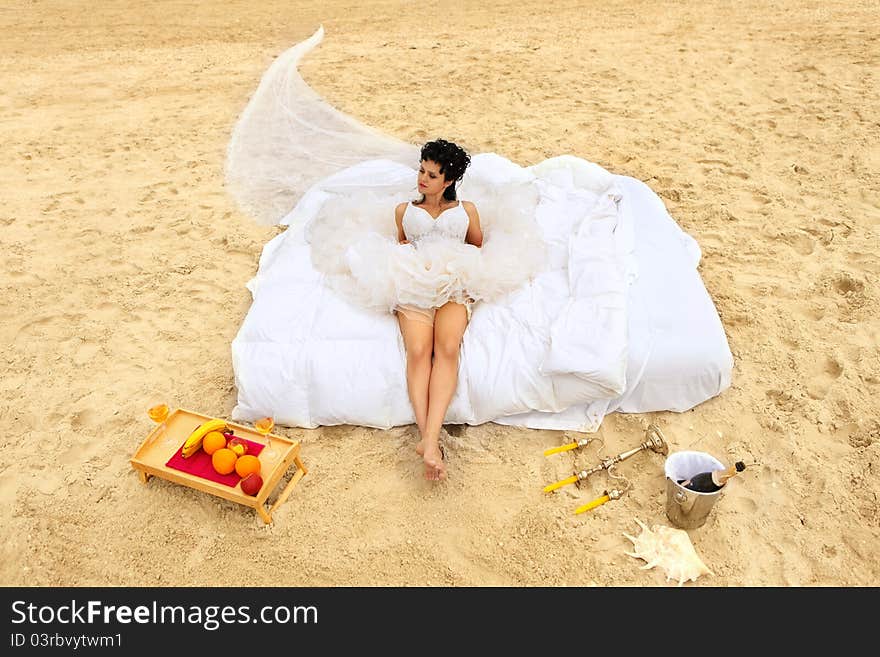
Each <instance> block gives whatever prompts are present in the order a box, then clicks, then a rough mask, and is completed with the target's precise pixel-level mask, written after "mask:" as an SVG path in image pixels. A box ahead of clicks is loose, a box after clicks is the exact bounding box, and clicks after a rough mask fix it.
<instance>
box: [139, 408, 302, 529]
mask: <svg viewBox="0 0 880 657" xmlns="http://www.w3.org/2000/svg"><path fill="white" fill-rule="evenodd" d="M212 419H214V418H212V417H211V416H209V415H202V414H201V413H196V412H195V411H189V410H186V409H184V408H178V409H176V410H175V411H174V412H172V413H171V414H170V415H169V416H168V419H167V420H165V426H164V428H163V426H162V425H157V426H156V427H154V428H153V430H152V431H151V432H150V433H149V434H148V435H147V437H146V438H145V439H144V441H143V442H142V443H141V445H140V447H138V449H137V451H136V452H135V453H134V456H132V458H131V467H132V468H134V469H135V470H137V471H138V473H139V474H140V478H141V481H142V482H144V483H145V484H146V483H148V482H149V481H150V478H151V477H153V476H155V477H160V478H161V479H167V480H168V481H173V482H174V483H176V484H181V485H183V486H189V487H190V488H195V489H197V490H200V491H203V492H205V493H210V494H211V495H216V496H217V497H222V498H224V499H227V500H232V501H233V502H238V503H239V504H243V505H245V506H249V507H251V508H252V509H255V510H256V512H257V513H258V514H259V515H260V517H261V518H262V519H263V522H265V523H266V524H269V523H271V522H272V513H273V512H274V511H275V509H277V508H278V507H279V506H280V505H281V504H283V503H284V501H285V500H286V499H287V498H288V497H289V496H290V493H291V492H292V491H293V489H294V487H295V486H296V485H297V484H298V483H299V480H300V479H302V478H303V476H304V475H305V474H306V473H307V472H308V470H306V467H305V466H304V465H303V463H302V461H301V460H300V458H299V452H300V443H299V441H298V440H292V439H290V438H285V437H284V436H277V435H275V434H274V433H270V434H267V435H266V436H265V437H264V436H262V435H261V434H260V433H258V432H257V431H256V430H255V429H254V428H253V427H246V426H244V425H242V424H236V423H235V422H230V421H226V426H228V427H229V428H230V429H233V430H234V431H235V435H237V436H241V437H242V438H247V439H248V440H252V441H254V442H255V443H261V444H263V445H265V444H267V442H271V443H272V446H273V447H274V448H275V450H276V452H278V454H277V455H276V456H275V457H273V458H272V460H269V459H268V458H267V457H266V456H265V455H264V452H265V450H264V451H262V452H260V454H259V455H258V456H257V458H258V459H260V472H261V476H262V477H263V487H262V488H261V489H260V492H259V493H258V494H257V495H256V496H254V495H247V494H245V493H243V492H242V491H241V486H239V485H236V486H235V487H232V486H227V485H225V484H221V483H218V482H215V481H211V480H210V479H204V478H203V477H198V476H196V475H192V474H190V473H188V472H183V471H181V470H175V469H174V468H169V467H168V466H167V465H165V463H167V462H168V460H169V459H170V458H171V457H172V456H174V454H175V453H176V452H177V450H178V449H180V446H181V445H183V443H184V442H185V441H186V439H187V438H188V437H189V435H190V433H192V431H193V429H195V428H196V427H197V426H198V425H200V424H201V423H202V422H206V421H208V420H212ZM160 434H161V435H160ZM166 438H168V439H169V440H168V441H166ZM291 465H295V466H296V471H295V472H294V473H293V477H291V479H290V481H289V482H287V486H285V487H284V490H283V491H281V494H280V495H279V496H278V498H277V499H276V500H275V502H274V504H272V506H271V507H269V508H268V509H266V507H265V506H264V505H265V503H266V500H267V499H268V498H269V495H270V493H271V492H272V491H273V490H274V489H275V487H276V486H277V485H278V482H279V481H281V478H282V477H283V476H284V473H285V472H287V469H288V468H289V467H290V466H291Z"/></svg>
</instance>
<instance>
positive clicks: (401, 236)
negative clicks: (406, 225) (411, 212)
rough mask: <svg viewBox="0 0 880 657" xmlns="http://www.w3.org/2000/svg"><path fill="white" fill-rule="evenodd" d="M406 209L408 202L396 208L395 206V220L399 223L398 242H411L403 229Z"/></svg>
mask: <svg viewBox="0 0 880 657" xmlns="http://www.w3.org/2000/svg"><path fill="white" fill-rule="evenodd" d="M404 210H406V203H401V204H399V205H398V206H397V207H396V208H394V222H395V223H396V224H397V243H398V244H409V240H408V239H406V233H405V232H404V230H403V212H404Z"/></svg>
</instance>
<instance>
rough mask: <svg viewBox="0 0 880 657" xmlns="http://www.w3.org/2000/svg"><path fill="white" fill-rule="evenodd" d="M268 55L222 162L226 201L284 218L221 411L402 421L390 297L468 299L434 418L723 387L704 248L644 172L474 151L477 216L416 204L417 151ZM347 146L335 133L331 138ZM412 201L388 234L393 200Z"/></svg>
mask: <svg viewBox="0 0 880 657" xmlns="http://www.w3.org/2000/svg"><path fill="white" fill-rule="evenodd" d="M322 36H323V31H322V30H319V31H318V32H317V33H316V34H315V35H314V36H313V37H312V38H311V39H309V40H307V41H305V42H303V43H301V44H298V45H297V46H295V47H294V48H292V49H291V50H290V51H288V52H287V53H285V54H284V55H282V56H281V57H279V59H278V60H277V61H276V62H275V63H274V64H273V66H272V67H271V68H270V69H269V71H267V73H266V74H265V75H264V78H263V80H262V81H261V84H260V88H259V89H258V91H257V93H256V94H255V95H254V97H253V98H252V99H251V101H250V103H249V105H248V107H247V109H246V110H245V112H244V113H243V114H242V117H241V119H240V120H239V123H238V125H237V126H236V131H235V133H234V134H233V139H232V141H231V143H230V148H229V156H228V159H227V180H228V181H229V186H230V190H231V192H232V193H233V194H234V195H235V198H236V200H237V201H238V202H239V204H240V205H241V207H242V208H243V209H244V210H245V211H246V212H248V213H249V214H250V216H252V217H254V218H255V219H257V220H258V221H262V222H264V223H280V224H283V225H286V226H287V230H286V231H284V232H283V233H281V234H279V235H277V236H276V237H275V238H274V239H272V240H271V241H270V242H269V243H268V244H267V245H266V246H265V247H264V249H263V253H262V255H261V257H260V263H259V268H258V271H257V273H256V275H255V276H254V278H253V279H252V280H251V281H249V282H248V285H247V286H248V289H249V290H250V291H251V293H252V295H253V304H252V305H251V308H250V310H249V311H248V313H247V316H246V317H245V320H244V322H243V324H242V326H241V328H240V330H239V332H238V334H237V336H236V337H235V339H234V340H233V343H232V357H233V367H234V370H235V380H236V386H237V389H238V403H237V404H236V406H235V408H234V409H233V412H232V417H233V419H236V420H244V421H251V420H254V419H256V418H257V417H260V416H263V415H271V416H273V417H274V418H275V421H276V423H278V424H281V425H286V426H299V427H308V428H313V427H316V426H319V425H334V424H358V425H365V426H371V427H378V428H390V427H393V426H398V425H403V424H411V423H413V422H414V417H413V412H412V407H411V405H410V403H409V398H408V394H407V389H406V362H405V353H404V346H403V341H402V338H401V336H400V330H399V327H398V325H397V320H396V318H395V317H394V315H393V314H392V311H393V310H394V309H395V308H396V307H397V306H398V305H401V304H406V305H412V306H417V307H436V306H439V305H442V303H445V301H448V300H454V301H457V302H463V301H465V300H466V299H467V300H471V299H472V300H475V303H474V304H473V306H472V309H473V314H472V316H471V319H470V322H469V324H468V327H467V330H466V331H465V335H464V338H463V343H462V351H461V360H460V366H459V382H458V387H457V390H456V393H455V396H454V398H453V400H452V403H451V404H450V407H449V410H448V412H447V415H446V421H447V422H449V423H467V424H480V423H483V422H488V421H493V422H496V423H500V424H507V425H515V426H525V427H534V428H549V429H563V430H575V431H595V430H596V429H597V428H598V427H599V425H600V423H601V421H602V418H603V417H604V416H605V415H606V414H607V413H609V412H612V411H615V410H618V411H623V412H647V411H657V410H674V411H684V410H687V409H690V408H692V407H694V406H695V405H697V404H699V403H701V402H703V401H705V400H707V399H709V398H711V397H713V396H715V395H718V394H719V393H721V392H722V391H723V390H725V389H726V388H727V387H728V386H729V385H730V377H731V370H732V366H733V359H732V356H731V353H730V349H729V347H728V344H727V339H726V336H725V334H724V330H723V327H722V326H721V322H720V320H719V317H718V314H717V312H716V310H715V307H714V305H713V303H712V301H711V299H710V297H709V295H708V294H707V292H706V290H705V288H704V286H703V284H702V281H701V280H700V277H699V274H698V272H697V269H696V266H697V264H698V262H699V259H700V251H699V247H698V246H697V244H696V242H695V241H694V240H693V239H692V238H691V237H690V236H688V235H687V234H685V233H684V232H683V231H682V230H681V229H680V228H679V227H678V226H677V224H676V223H675V222H674V221H673V220H672V218H671V217H670V216H669V214H668V213H667V212H666V209H665V207H664V206H663V203H662V202H661V201H660V199H659V198H658V197H657V196H656V194H654V192H652V191H651V190H650V189H649V188H648V187H647V186H646V185H644V184H643V183H641V182H639V181H638V180H635V179H633V178H629V177H626V176H617V175H614V174H611V173H610V172H608V171H606V170H605V169H602V168H601V167H599V166H597V165H595V164H593V163H590V162H588V161H586V160H583V159H581V158H577V157H573V156H568V155H563V156H559V157H555V158H551V159H548V160H545V161H544V162H541V163H538V164H536V165H533V166H531V167H521V166H519V165H517V164H515V163H514V162H511V161H510V160H508V159H506V158H504V157H502V156H500V155H498V154H495V153H477V154H473V155H472V162H471V166H470V167H469V168H468V170H467V172H466V173H465V176H464V179H463V180H462V181H461V184H460V185H459V187H458V188H457V191H458V198H459V199H462V200H466V201H471V202H473V203H474V204H475V206H476V207H477V210H478V212H479V213H480V218H481V225H482V227H483V234H484V241H483V246H482V248H476V247H474V246H471V245H468V244H466V243H465V242H464V233H465V232H466V230H467V214H466V213H465V212H464V209H463V208H462V207H461V206H460V205H458V206H454V207H451V208H448V209H447V210H445V211H444V212H443V213H442V214H441V215H439V216H438V217H437V218H436V219H435V218H433V217H431V215H430V214H429V213H428V212H427V211H425V210H423V209H422V208H419V207H417V206H415V205H412V203H411V202H412V201H413V200H415V199H417V198H418V196H419V194H418V192H417V189H416V175H417V174H416V168H417V167H418V164H419V163H418V147H417V146H413V145H408V144H403V143H401V142H398V141H397V140H394V139H392V138H389V137H386V136H384V135H380V134H378V133H376V132H374V131H372V130H370V129H369V128H367V127H365V126H362V125H360V124H358V123H357V122H356V121H354V120H352V119H350V118H349V117H346V116H345V115H343V114H341V113H339V112H337V111H336V110H335V109H333V108H332V107H330V106H329V105H327V104H326V103H324V102H323V101H322V100H321V99H320V98H319V97H317V95H315V94H314V92H313V91H311V90H310V89H309V88H308V87H307V86H306V85H305V84H304V83H303V82H302V80H301V79H300V78H299V76H298V74H297V73H296V63H297V61H298V60H299V58H300V57H301V56H302V54H304V53H305V52H307V51H308V50H309V49H311V48H312V47H314V46H315V45H317V43H318V42H319V41H320V40H321V38H322ZM343 146H345V147H343ZM402 202H410V203H409V204H408V205H407V208H406V212H405V214H404V230H405V232H406V234H407V237H408V238H409V239H410V241H411V242H412V243H411V244H398V243H397V227H396V224H395V221H394V208H395V206H396V205H397V204H399V203H402Z"/></svg>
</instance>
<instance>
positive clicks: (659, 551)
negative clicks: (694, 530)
mask: <svg viewBox="0 0 880 657" xmlns="http://www.w3.org/2000/svg"><path fill="white" fill-rule="evenodd" d="M635 521H636V522H637V523H638V524H639V526H640V527H641V528H642V533H641V534H639V535H638V537H635V538H634V537H632V536H630V535H629V534H626V533H624V536H626V537H627V538H628V539H629V540H631V541H632V542H633V550H634V551H633V552H626V554H628V555H629V556H631V557H636V558H637V559H644V560H645V561H647V563H646V564H645V565H644V566H641V568H642V569H645V568H653V567H654V566H660V567H661V568H663V570H665V571H666V581H667V582H668V581H669V580H677V581H678V585H679V586H681V585H682V584H684V583H685V582H688V581H696V579H697V578H698V577H699V576H700V575H703V574H706V573H708V574H709V575H714V574H715V573H713V572H712V571H711V570H709V568H708V567H707V566H706V564H704V563H703V560H702V559H700V557H699V555H697V551H696V550H695V549H694V545H693V543H691V537H690V536H689V535H688V533H687V532H686V531H685V530H683V529H673V528H672V527H666V526H665V525H654V526H653V527H652V528H651V529H648V528H647V526H645V524H644V523H642V522H641V521H640V520H639V519H638V518H635Z"/></svg>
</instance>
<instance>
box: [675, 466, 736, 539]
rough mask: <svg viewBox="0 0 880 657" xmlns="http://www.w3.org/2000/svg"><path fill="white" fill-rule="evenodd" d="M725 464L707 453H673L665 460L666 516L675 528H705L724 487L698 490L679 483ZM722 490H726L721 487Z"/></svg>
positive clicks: (721, 467)
mask: <svg viewBox="0 0 880 657" xmlns="http://www.w3.org/2000/svg"><path fill="white" fill-rule="evenodd" d="M724 467H725V466H724V464H723V463H721V461H719V460H718V459H716V458H715V457H714V456H710V455H709V454H706V453H705V452H673V453H672V454H670V455H669V456H668V457H667V459H666V466H665V468H664V471H665V472H666V517H667V518H669V521H670V522H671V523H672V524H673V525H675V526H676V527H680V528H682V529H696V528H697V527H702V526H703V524H705V522H706V518H708V516H709V512H710V511H711V510H712V507H713V506H714V505H715V501H716V500H718V499H719V498H720V497H721V492H722V491H721V490H718V491H715V492H714V493H698V492H697V491H693V490H688V489H687V488H684V487H682V486H681V485H680V484H679V483H678V482H679V481H680V480H684V479H690V478H691V477H693V476H694V475H695V474H698V473H700V472H708V471H712V470H723V469H724ZM722 490H723V489H722Z"/></svg>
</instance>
